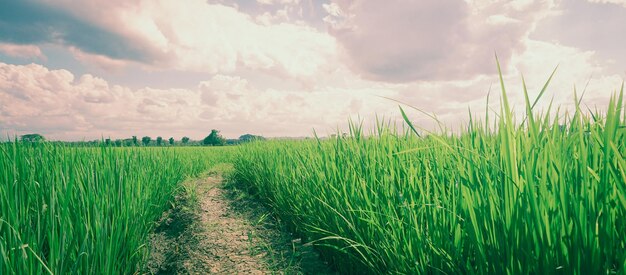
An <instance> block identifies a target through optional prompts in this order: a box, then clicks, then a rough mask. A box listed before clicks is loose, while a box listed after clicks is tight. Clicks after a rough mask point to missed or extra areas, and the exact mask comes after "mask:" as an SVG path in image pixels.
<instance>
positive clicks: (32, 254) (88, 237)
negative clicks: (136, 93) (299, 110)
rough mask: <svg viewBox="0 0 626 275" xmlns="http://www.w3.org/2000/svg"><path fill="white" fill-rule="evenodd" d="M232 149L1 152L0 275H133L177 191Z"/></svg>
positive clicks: (37, 147) (12, 148) (22, 146)
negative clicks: (188, 179)
mask: <svg viewBox="0 0 626 275" xmlns="http://www.w3.org/2000/svg"><path fill="white" fill-rule="evenodd" d="M229 149H231V148H106V147H102V148H72V147H65V146H62V145H54V144H45V143H44V144H41V143H33V144H28V143H20V142H18V143H6V144H0V182H1V185H0V253H1V254H0V274H47V273H54V274H68V273H73V274H134V273H136V272H138V271H140V270H141V268H142V265H143V264H144V261H145V260H146V257H147V251H148V249H147V246H146V244H147V236H148V233H150V230H151V229H152V228H153V227H154V225H155V224H154V222H155V221H156V220H157V219H158V218H159V217H160V216H161V213H162V212H163V211H164V210H166V209H167V207H168V206H169V204H168V202H169V201H171V200H172V199H173V197H174V195H175V194H176V193H177V192H178V191H180V188H182V187H181V185H180V183H181V182H182V181H184V180H185V179H187V178H190V177H196V176H199V175H200V174H201V173H203V172H205V171H207V170H208V169H209V168H210V167H211V166H212V165H214V164H216V163H220V162H224V161H227V159H226V158H227V157H228V156H229V154H228V151H229Z"/></svg>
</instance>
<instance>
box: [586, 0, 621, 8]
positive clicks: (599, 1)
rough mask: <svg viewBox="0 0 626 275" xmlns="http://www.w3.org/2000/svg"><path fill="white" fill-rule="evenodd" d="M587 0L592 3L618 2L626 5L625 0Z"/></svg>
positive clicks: (617, 3)
mask: <svg viewBox="0 0 626 275" xmlns="http://www.w3.org/2000/svg"><path fill="white" fill-rule="evenodd" d="M587 1H589V2H590V3H601V4H616V5H622V6H624V7H626V1H625V0H587Z"/></svg>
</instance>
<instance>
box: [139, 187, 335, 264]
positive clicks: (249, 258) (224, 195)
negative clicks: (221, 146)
mask: <svg viewBox="0 0 626 275" xmlns="http://www.w3.org/2000/svg"><path fill="white" fill-rule="evenodd" d="M194 184H195V186H196V194H197V201H194V198H183V197H179V198H177V199H176V201H175V203H174V207H173V208H172V209H171V210H170V211H168V212H166V213H164V215H163V218H162V220H161V222H160V226H159V227H157V229H156V230H155V233H154V234H153V236H152V237H151V239H152V240H151V253H150V254H151V257H150V260H149V264H148V267H147V270H146V273H148V274H272V273H282V274H332V272H331V271H330V269H329V268H328V267H327V265H326V264H325V263H323V262H322V261H321V260H320V259H319V257H318V255H317V253H315V251H313V249H312V248H311V247H308V246H305V245H302V244H300V243H299V242H298V239H295V240H294V239H293V238H292V237H291V236H290V235H289V234H287V233H284V232H283V231H281V230H279V228H278V227H277V225H276V224H275V223H274V222H271V219H268V218H267V217H268V215H267V211H265V210H264V209H263V208H262V207H261V206H260V205H258V204H257V203H255V202H252V201H249V200H245V199H244V200H241V199H240V200H237V199H236V197H237V194H233V192H236V191H232V190H225V189H224V187H223V183H222V177H221V176H220V175H212V176H210V177H208V178H206V179H203V180H198V181H196V182H194ZM193 205H196V207H189V206H193Z"/></svg>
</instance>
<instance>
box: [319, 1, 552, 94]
mask: <svg viewBox="0 0 626 275" xmlns="http://www.w3.org/2000/svg"><path fill="white" fill-rule="evenodd" d="M552 6H553V3H552V2H551V1H524V3H518V2H517V1H513V2H511V1H499V0H497V1H482V0H474V1H462V0H456V1H454V0H446V1H440V0H429V1H405V0H396V1H386V2H379V1H364V0H335V1H333V2H332V3H330V4H327V5H325V6H324V8H325V9H326V11H327V12H328V14H329V15H328V16H327V17H326V18H325V21H326V22H327V23H329V27H330V28H331V33H332V34H333V35H334V36H335V37H336V38H337V39H338V41H339V42H340V43H341V44H342V45H343V48H344V49H345V54H346V57H347V59H348V61H349V63H350V64H351V68H352V69H353V70H355V71H356V72H358V73H360V74H362V75H363V76H364V77H367V78H370V79H375V80H382V81H398V82H410V81H415V80H442V79H465V78H471V77H473V76H475V75H477V74H491V73H494V72H495V71H494V69H493V66H490V64H491V63H490V61H491V60H492V58H491V57H492V55H493V52H494V51H497V52H498V54H499V56H500V57H501V59H502V61H503V63H507V62H508V60H509V58H510V57H511V55H512V53H513V52H514V51H520V50H522V48H523V46H524V44H523V41H524V39H525V38H526V36H527V34H528V33H529V32H530V31H531V30H532V29H533V27H534V24H535V22H536V21H537V20H539V19H540V18H542V17H544V16H545V14H546V12H547V11H548V10H549V9H550V8H551V7H552Z"/></svg>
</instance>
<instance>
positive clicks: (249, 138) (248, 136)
mask: <svg viewBox="0 0 626 275" xmlns="http://www.w3.org/2000/svg"><path fill="white" fill-rule="evenodd" d="M253 140H265V138H264V137H262V136H255V135H251V134H245V135H242V136H240V137H239V142H250V141H253Z"/></svg>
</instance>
